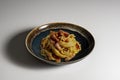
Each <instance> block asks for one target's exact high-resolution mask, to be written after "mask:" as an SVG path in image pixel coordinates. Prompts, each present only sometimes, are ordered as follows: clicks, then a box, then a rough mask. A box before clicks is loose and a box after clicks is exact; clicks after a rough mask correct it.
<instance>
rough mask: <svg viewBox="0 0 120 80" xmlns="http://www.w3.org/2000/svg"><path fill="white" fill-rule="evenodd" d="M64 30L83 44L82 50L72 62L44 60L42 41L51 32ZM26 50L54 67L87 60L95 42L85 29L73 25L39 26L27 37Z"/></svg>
mask: <svg viewBox="0 0 120 80" xmlns="http://www.w3.org/2000/svg"><path fill="white" fill-rule="evenodd" d="M60 29H61V30H64V31H67V32H69V33H72V34H74V35H75V36H76V37H75V38H76V40H77V41H78V42H80V43H81V47H82V50H81V51H80V52H79V53H78V54H77V55H76V56H75V57H74V58H73V59H71V60H70V61H67V62H65V61H62V62H60V63H56V62H54V61H49V60H47V59H45V58H44V56H42V55H41V53H40V50H41V47H40V45H41V43H40V42H41V40H42V39H43V38H44V37H46V36H47V35H48V34H49V32H50V31H51V30H52V31H58V30H60ZM25 44H26V48H27V50H28V51H29V52H30V53H31V54H32V55H33V56H34V57H36V58H37V59H39V60H42V61H44V62H46V63H49V64H54V65H63V64H68V63H73V62H78V61H80V60H82V59H83V58H85V57H86V56H87V55H88V54H90V52H91V51H92V50H93V48H94V45H95V40H94V38H93V36H92V34H91V33H90V32H89V31H88V30H86V29H84V28H83V27H81V26H79V25H75V24H71V23H48V24H44V25H41V26H38V27H36V28H34V29H33V30H31V31H30V32H29V34H28V35H27V37H26V40H25Z"/></svg>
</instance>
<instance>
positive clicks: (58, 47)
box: [55, 43, 62, 51]
mask: <svg viewBox="0 0 120 80" xmlns="http://www.w3.org/2000/svg"><path fill="white" fill-rule="evenodd" d="M55 47H56V48H57V49H58V50H59V51H60V50H61V49H62V48H61V46H60V45H59V43H56V44H55Z"/></svg>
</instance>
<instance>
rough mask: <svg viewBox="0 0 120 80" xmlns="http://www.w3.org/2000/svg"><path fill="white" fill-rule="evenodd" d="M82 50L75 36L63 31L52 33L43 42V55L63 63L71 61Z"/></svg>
mask: <svg viewBox="0 0 120 80" xmlns="http://www.w3.org/2000/svg"><path fill="white" fill-rule="evenodd" d="M80 50H81V44H80V43H79V42H78V41H77V40H76V39H75V35H74V34H70V33H68V32H65V31H63V30H59V31H50V34H49V35H47V36H46V37H45V38H43V39H42V41H41V54H42V55H43V56H44V57H45V58H46V59H48V60H52V61H55V62H58V63H59V62H61V60H62V59H64V60H65V61H69V60H71V59H72V58H73V57H74V56H75V55H76V54H77V53H78V52H79V51H80Z"/></svg>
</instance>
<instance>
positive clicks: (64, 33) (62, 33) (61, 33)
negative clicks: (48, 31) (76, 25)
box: [58, 30, 69, 37]
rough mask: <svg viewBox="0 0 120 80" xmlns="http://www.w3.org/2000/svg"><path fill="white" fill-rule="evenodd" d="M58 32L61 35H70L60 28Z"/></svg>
mask: <svg viewBox="0 0 120 80" xmlns="http://www.w3.org/2000/svg"><path fill="white" fill-rule="evenodd" d="M58 34H59V35H60V36H62V35H64V36H65V37H67V36H68V35H69V33H68V32H65V31H63V30H59V32H58Z"/></svg>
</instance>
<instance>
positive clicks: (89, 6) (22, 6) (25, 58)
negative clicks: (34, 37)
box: [0, 0, 120, 80]
mask: <svg viewBox="0 0 120 80" xmlns="http://www.w3.org/2000/svg"><path fill="white" fill-rule="evenodd" d="M51 22H69V23H73V24H77V25H81V26H83V27H84V28H85V29H87V30H88V31H90V32H91V33H92V35H93V36H94V38H95V48H94V50H93V51H92V52H91V54H90V55H89V56H87V57H86V58H85V59H83V60H82V61H79V62H77V63H74V64H70V65H65V66H51V65H47V64H45V63H43V62H41V61H39V60H37V59H36V58H34V57H33V56H32V55H30V54H29V53H28V52H27V50H26V48H25V45H24V39H25V36H26V34H27V33H28V31H29V30H30V29H31V28H34V27H36V26H39V25H42V24H46V23H51ZM73 79H74V80H120V1H119V0H0V80H73Z"/></svg>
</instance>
